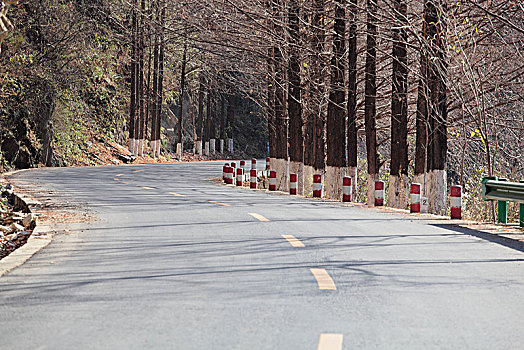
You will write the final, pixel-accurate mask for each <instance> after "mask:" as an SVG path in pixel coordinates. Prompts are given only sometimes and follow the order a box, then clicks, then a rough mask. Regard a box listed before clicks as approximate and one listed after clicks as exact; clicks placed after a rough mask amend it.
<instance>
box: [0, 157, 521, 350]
mask: <svg viewBox="0 0 524 350" xmlns="http://www.w3.org/2000/svg"><path fill="white" fill-rule="evenodd" d="M220 164H221V163H220ZM220 164H219V163H184V164H170V165H138V166H124V167H101V168H67V169H40V170H36V171H29V172H23V173H20V174H17V175H15V178H14V181H24V182H28V183H37V184H41V183H45V184H46V186H47V187H49V188H50V189H52V190H55V191H57V193H58V194H57V195H58V196H64V198H65V197H67V198H70V197H73V198H74V200H75V201H76V202H77V203H81V204H82V205H87V206H88V207H89V208H90V210H91V211H92V212H93V213H94V215H96V217H97V218H98V220H97V221H95V222H93V223H91V224H86V226H85V227H81V228H79V229H75V230H72V231H71V232H70V233H69V234H67V235H65V234H64V235H59V236H57V237H56V238H55V240H54V241H53V242H52V243H51V244H50V245H49V246H48V247H47V248H45V249H44V250H42V251H41V252H39V253H37V254H36V255H35V256H34V257H33V258H32V259H31V260H30V261H29V262H27V263H26V264H24V265H23V266H21V267H19V268H17V269H15V270H14V271H12V272H10V273H8V274H7V275H5V276H3V277H1V278H0V295H1V298H0V315H1V318H0V327H1V329H2V334H3V336H2V339H1V340H0V348H2V349H166V348H167V349H322V350H327V349H330V350H331V349H334V350H340V349H421V348H425V349H427V348H431V349H517V348H522V344H524V332H522V323H523V317H524V254H523V252H522V251H519V250H515V249H511V248H508V247H504V246H501V245H498V244H495V243H491V242H488V241H485V240H482V239H480V238H477V237H473V236H469V235H465V234H462V233H459V232H456V231H453V230H449V229H446V228H445V227H441V226H439V225H431V224H428V223H425V222H422V221H416V220H412V219H410V218H409V217H407V216H405V215H399V214H387V213H383V212H377V211H374V210H369V209H362V208H358V207H344V206H341V205H337V204H330V203H325V202H320V201H315V200H309V199H303V198H292V197H289V196H282V195H274V194H267V193H263V192H260V191H250V190H246V189H237V188H233V187H225V186H222V185H219V184H216V183H214V182H212V181H210V179H213V178H219V177H221V170H222V168H221V165H220Z"/></svg>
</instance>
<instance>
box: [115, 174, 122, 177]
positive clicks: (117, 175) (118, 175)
mask: <svg viewBox="0 0 524 350" xmlns="http://www.w3.org/2000/svg"><path fill="white" fill-rule="evenodd" d="M120 176H124V174H116V175H115V177H120Z"/></svg>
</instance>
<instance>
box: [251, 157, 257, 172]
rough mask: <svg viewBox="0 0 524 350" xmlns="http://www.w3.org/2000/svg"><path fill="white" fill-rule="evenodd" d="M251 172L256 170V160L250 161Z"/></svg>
mask: <svg viewBox="0 0 524 350" xmlns="http://www.w3.org/2000/svg"><path fill="white" fill-rule="evenodd" d="M251 170H257V160H256V158H253V159H251Z"/></svg>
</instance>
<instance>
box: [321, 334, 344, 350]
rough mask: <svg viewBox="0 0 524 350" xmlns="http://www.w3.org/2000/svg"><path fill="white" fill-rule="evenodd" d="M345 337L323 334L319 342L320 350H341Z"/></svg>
mask: <svg viewBox="0 0 524 350" xmlns="http://www.w3.org/2000/svg"><path fill="white" fill-rule="evenodd" d="M343 339H344V336H343V335H342V334H331V333H322V334H321V335H320V339H319V340H318V348H317V349H318V350H341V349H342V341H343Z"/></svg>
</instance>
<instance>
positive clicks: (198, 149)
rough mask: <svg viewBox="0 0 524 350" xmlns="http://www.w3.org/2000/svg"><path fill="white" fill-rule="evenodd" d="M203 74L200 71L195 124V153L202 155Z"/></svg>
mask: <svg viewBox="0 0 524 350" xmlns="http://www.w3.org/2000/svg"><path fill="white" fill-rule="evenodd" d="M204 84H205V81H204V75H203V73H202V72H200V82H199V85H198V117H197V122H196V124H197V126H196V136H197V142H196V153H197V154H199V155H202V132H203V128H204Z"/></svg>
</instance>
